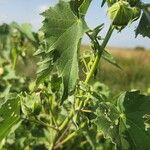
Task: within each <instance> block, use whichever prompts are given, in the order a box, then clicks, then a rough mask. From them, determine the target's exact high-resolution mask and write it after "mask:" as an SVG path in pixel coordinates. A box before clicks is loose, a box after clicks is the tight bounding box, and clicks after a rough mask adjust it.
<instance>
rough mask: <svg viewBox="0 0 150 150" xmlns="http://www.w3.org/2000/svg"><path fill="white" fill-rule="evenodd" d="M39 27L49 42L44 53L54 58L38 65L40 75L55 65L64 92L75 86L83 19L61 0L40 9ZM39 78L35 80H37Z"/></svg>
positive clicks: (67, 3)
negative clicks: (41, 20)
mask: <svg viewBox="0 0 150 150" xmlns="http://www.w3.org/2000/svg"><path fill="white" fill-rule="evenodd" d="M43 16H44V17H45V20H44V21H43V27H42V31H43V32H44V34H45V38H46V41H47V43H48V50H47V51H45V57H43V61H44V60H45V58H46V57H47V58H48V57H49V58H50V57H52V58H53V62H52V61H50V62H43V63H42V65H41V71H39V73H40V74H41V75H40V76H39V77H38V78H40V80H42V78H41V76H49V73H47V71H48V70H50V71H51V70H52V69H53V68H51V67H52V65H51V63H54V65H53V66H55V67H57V69H58V71H59V73H60V75H62V77H63V83H64V89H65V95H68V94H69V92H71V91H72V90H74V87H75V85H76V82H77V80H78V71H79V69H78V50H79V47H80V43H81V39H82V37H83V34H84V33H85V32H86V31H87V30H88V27H87V25H86V23H85V21H84V20H83V19H82V18H78V17H77V16H76V15H75V14H74V12H73V11H72V9H71V5H70V3H69V2H63V1H60V2H59V3H58V4H57V5H56V6H55V7H53V8H52V7H50V8H49V9H48V10H47V11H45V12H44V13H43ZM40 80H38V82H40Z"/></svg>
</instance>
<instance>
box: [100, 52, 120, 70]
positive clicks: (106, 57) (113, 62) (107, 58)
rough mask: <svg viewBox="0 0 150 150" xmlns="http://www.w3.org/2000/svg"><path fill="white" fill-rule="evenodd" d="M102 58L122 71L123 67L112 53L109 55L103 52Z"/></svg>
mask: <svg viewBox="0 0 150 150" xmlns="http://www.w3.org/2000/svg"><path fill="white" fill-rule="evenodd" d="M102 57H103V58H104V59H105V60H106V61H107V62H109V63H110V64H112V65H114V66H115V67H117V68H119V69H121V67H120V66H119V65H118V64H117V62H116V60H115V58H114V57H113V56H112V55H111V54H110V53H108V52H107V51H106V50H104V51H103V54H102Z"/></svg>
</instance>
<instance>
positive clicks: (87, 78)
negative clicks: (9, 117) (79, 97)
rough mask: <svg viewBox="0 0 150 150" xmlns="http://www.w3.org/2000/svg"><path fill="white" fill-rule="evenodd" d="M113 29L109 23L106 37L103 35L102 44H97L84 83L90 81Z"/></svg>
mask: <svg viewBox="0 0 150 150" xmlns="http://www.w3.org/2000/svg"><path fill="white" fill-rule="evenodd" d="M113 30H114V26H112V25H110V27H109V30H108V32H107V34H106V37H105V39H104V41H103V43H102V45H101V46H100V45H99V44H98V45H97V46H98V53H97V56H96V59H95V61H94V63H93V65H92V67H91V70H90V72H89V74H88V75H87V77H86V80H85V83H88V82H89V81H90V79H91V78H92V76H93V75H94V73H95V71H96V69H97V66H98V64H99V61H100V58H101V56H102V54H103V50H104V49H105V47H106V45H107V43H108V41H109V39H110V37H111V35H112V33H113Z"/></svg>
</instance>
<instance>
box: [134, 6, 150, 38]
mask: <svg viewBox="0 0 150 150" xmlns="http://www.w3.org/2000/svg"><path fill="white" fill-rule="evenodd" d="M139 34H140V35H142V36H143V37H149V38H150V8H147V9H144V11H143V14H142V17H141V20H140V22H139V25H138V27H137V29H136V36H137V35H139Z"/></svg>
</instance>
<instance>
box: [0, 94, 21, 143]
mask: <svg viewBox="0 0 150 150" xmlns="http://www.w3.org/2000/svg"><path fill="white" fill-rule="evenodd" d="M19 118H20V104H19V99H18V98H15V97H10V98H8V99H7V100H6V101H2V100H1V103H0V141H1V140H2V139H3V138H4V137H6V136H7V134H8V133H9V132H10V130H11V128H12V127H13V126H14V125H15V124H16V123H17V122H18V121H19Z"/></svg>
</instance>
